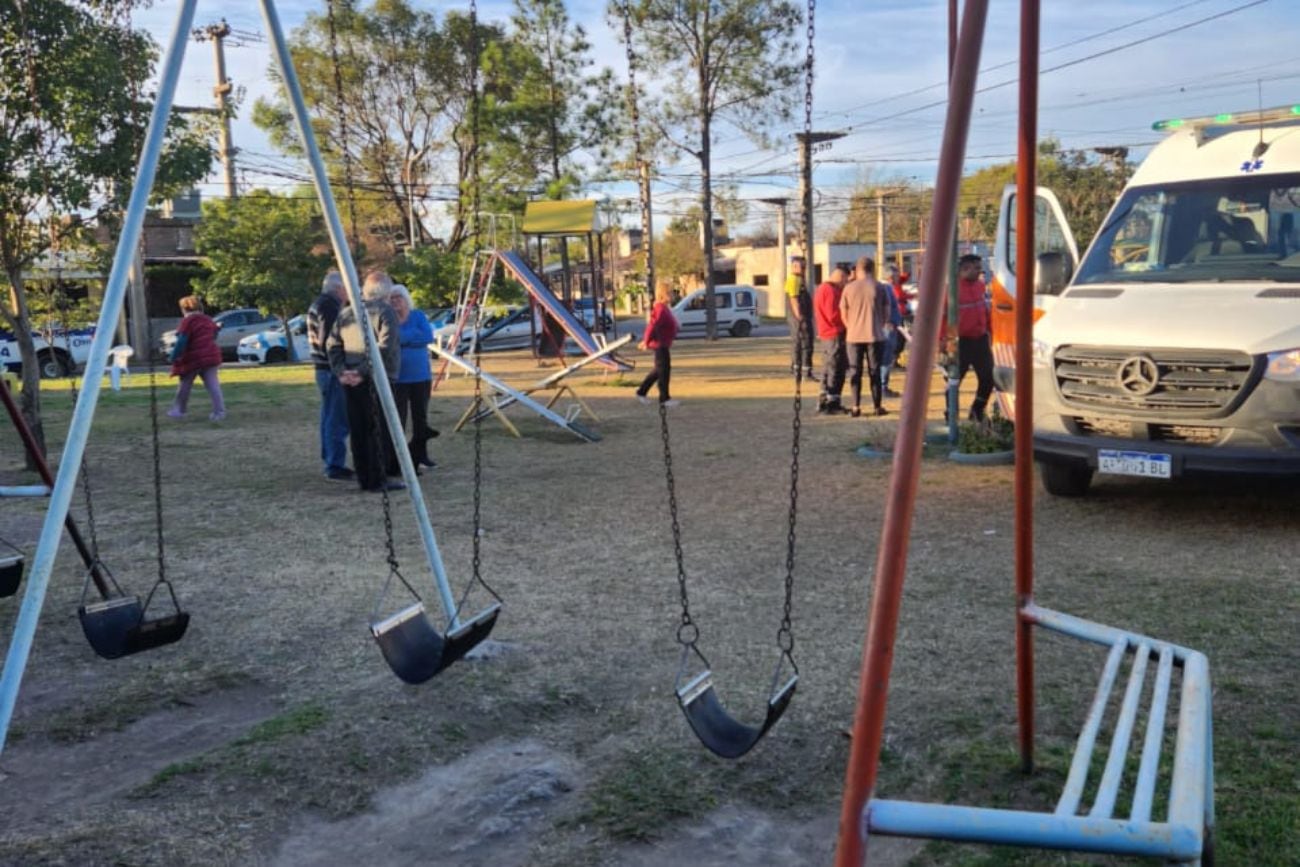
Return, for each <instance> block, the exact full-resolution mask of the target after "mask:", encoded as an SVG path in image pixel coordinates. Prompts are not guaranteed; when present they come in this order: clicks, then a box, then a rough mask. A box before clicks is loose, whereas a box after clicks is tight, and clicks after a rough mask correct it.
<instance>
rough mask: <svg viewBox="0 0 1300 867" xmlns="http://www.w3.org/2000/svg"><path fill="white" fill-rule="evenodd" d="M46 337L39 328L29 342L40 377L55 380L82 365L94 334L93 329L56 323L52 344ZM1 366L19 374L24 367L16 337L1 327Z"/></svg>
mask: <svg viewBox="0 0 1300 867" xmlns="http://www.w3.org/2000/svg"><path fill="white" fill-rule="evenodd" d="M46 336H47V335H45V334H42V333H41V332H39V331H33V332H32V341H33V342H34V343H35V344H36V362H37V364H39V365H40V368H41V378H42V379H57V378H58V377H61V376H67V375H68V374H69V373H71V372H72V371H73V370H75V369H77V368H79V367H83V366H84V365H85V363H86V359H87V358H88V357H89V356H90V341H91V340H93V339H94V337H95V328H94V326H91V327H90V328H73V329H64V328H59V327H57V326H56V327H55V329H54V331H53V333H52V334H51V335H49V336H51V337H52V338H53V344H52V345H51V344H50V343H46V342H45V337H46ZM0 367H3V368H4V369H5V370H8V371H10V372H11V373H19V374H20V373H22V369H23V363H22V358H21V356H20V355H19V350H18V340H17V339H16V337H15V335H14V334H13V333H12V332H10V331H5V330H3V329H0Z"/></svg>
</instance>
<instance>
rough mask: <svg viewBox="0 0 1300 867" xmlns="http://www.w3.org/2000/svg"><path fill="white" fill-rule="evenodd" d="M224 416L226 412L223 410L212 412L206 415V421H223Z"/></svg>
mask: <svg viewBox="0 0 1300 867" xmlns="http://www.w3.org/2000/svg"><path fill="white" fill-rule="evenodd" d="M225 418H226V414H225V413H224V412H214V413H213V414H212V415H210V416H208V421H223V420H225Z"/></svg>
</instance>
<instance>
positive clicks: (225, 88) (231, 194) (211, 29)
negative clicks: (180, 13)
mask: <svg viewBox="0 0 1300 867" xmlns="http://www.w3.org/2000/svg"><path fill="white" fill-rule="evenodd" d="M229 35H230V25H229V24H227V23H226V19H224V18H223V19H221V23H220V24H209V25H208V26H207V27H200V28H199V29H197V30H195V31H194V38H195V39H197V40H198V41H200V42H205V41H207V40H212V48H213V53H214V55H215V57H216V61H217V86H216V87H214V88H212V95H213V96H215V97H216V98H217V111H218V113H220V115H221V167H222V170H223V173H224V175H225V179H226V198H228V199H233V198H236V197H237V196H238V195H239V192H238V190H237V189H236V187H235V149H234V148H233V147H231V144H230V112H229V110H228V103H227V101H226V99H227V97H229V96H230V92H231V90H233V87H232V85H231V84H230V79H228V78H226V50H225V39H226V37H227V36H229Z"/></svg>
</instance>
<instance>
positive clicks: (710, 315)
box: [700, 53, 718, 340]
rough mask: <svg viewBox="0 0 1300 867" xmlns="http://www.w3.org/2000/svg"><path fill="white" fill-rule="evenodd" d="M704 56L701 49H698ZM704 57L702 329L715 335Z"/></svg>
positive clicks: (708, 115) (709, 111)
mask: <svg viewBox="0 0 1300 867" xmlns="http://www.w3.org/2000/svg"><path fill="white" fill-rule="evenodd" d="M701 56H703V53H701ZM705 63H706V61H703V60H701V62H700V197H701V199H702V201H701V202H700V205H701V207H700V210H701V211H702V212H703V213H704V226H703V229H704V316H705V320H704V322H705V326H704V333H705V335H706V336H707V337H708V339H709V340H717V339H718V311H717V308H716V307H714V306H713V294H714V293H713V181H712V178H711V176H710V172H709V161H710V158H711V156H710V153H709V139H710V138H711V135H710V131H711V129H712V126H713V111H712V109H711V108H710V107H709V77H708V69H707V67H706V66H705Z"/></svg>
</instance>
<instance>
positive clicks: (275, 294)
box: [193, 190, 331, 318]
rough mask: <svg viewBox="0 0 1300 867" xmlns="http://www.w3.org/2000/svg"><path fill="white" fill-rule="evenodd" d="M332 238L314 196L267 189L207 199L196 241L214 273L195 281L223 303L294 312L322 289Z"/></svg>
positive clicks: (276, 312) (213, 299)
mask: <svg viewBox="0 0 1300 867" xmlns="http://www.w3.org/2000/svg"><path fill="white" fill-rule="evenodd" d="M327 243H328V239H327V237H326V235H325V230H324V227H323V226H322V225H321V223H320V221H319V219H318V218H317V216H316V205H315V203H314V202H310V201H305V200H303V199H301V198H295V197H289V196H277V195H274V194H272V193H268V192H266V191H264V190H255V191H253V192H252V193H250V194H249V195H247V196H243V197H241V198H238V199H218V200H215V201H210V202H204V204H203V220H202V221H201V222H200V223H199V224H198V226H197V227H196V229H195V232H194V247H195V249H196V250H197V251H198V252H199V253H201V254H202V255H203V257H204V264H205V265H206V266H207V268H208V269H209V270H210V272H211V273H209V274H208V275H207V276H206V277H198V278H196V279H195V280H194V281H193V286H194V288H195V289H196V290H197V291H199V292H201V293H202V294H203V295H204V296H206V297H207V299H208V300H209V301H210V302H212V303H214V304H216V305H218V306H221V307H239V306H243V305H249V306H255V307H258V308H260V309H261V310H262V311H263V312H266V313H271V314H274V315H276V316H280V317H282V318H288V317H290V316H293V315H294V314H297V313H301V312H302V311H304V310H305V309H306V308H307V305H309V304H310V303H311V301H312V299H313V298H315V297H316V295H317V293H318V292H320V285H321V280H322V278H323V277H324V276H325V272H326V271H327V270H328V269H329V266H330V261H331V260H330V256H329V254H328V253H327V252H325V251H326V250H327V249H328V247H327Z"/></svg>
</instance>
